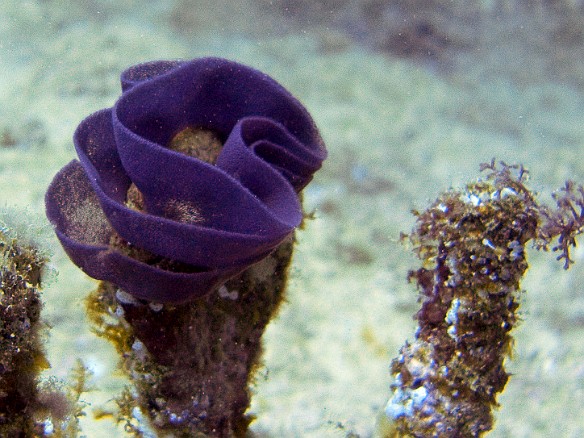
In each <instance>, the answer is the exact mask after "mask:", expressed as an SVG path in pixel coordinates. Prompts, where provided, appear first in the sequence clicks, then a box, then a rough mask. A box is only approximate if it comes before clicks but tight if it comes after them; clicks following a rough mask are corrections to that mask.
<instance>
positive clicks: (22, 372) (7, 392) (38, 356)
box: [0, 211, 87, 438]
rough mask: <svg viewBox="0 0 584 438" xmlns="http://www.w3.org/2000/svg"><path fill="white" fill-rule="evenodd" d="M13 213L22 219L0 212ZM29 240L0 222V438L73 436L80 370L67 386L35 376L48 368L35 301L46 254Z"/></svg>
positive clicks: (82, 373)
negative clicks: (0, 437) (72, 381)
mask: <svg viewBox="0 0 584 438" xmlns="http://www.w3.org/2000/svg"><path fill="white" fill-rule="evenodd" d="M15 214H20V215H21V216H22V215H24V213H23V212H18V213H14V212H11V211H10V212H9V211H0V216H3V217H4V216H6V217H8V218H9V217H10V216H14V215H15ZM20 220H22V218H20ZM33 228H34V227H33ZM28 240H29V239H27V238H24V237H22V238H21V236H19V235H18V233H17V232H16V231H15V229H14V228H13V227H12V226H9V225H6V224H5V223H3V221H2V220H1V219H0V436H2V437H7V438H8V437H9V438H12V437H33V436H34V437H41V438H42V437H49V436H50V437H54V438H60V437H72V436H76V435H77V432H78V417H80V416H82V415H84V413H83V408H84V404H83V403H81V402H80V401H79V397H80V395H81V393H83V392H85V391H86V389H87V388H86V387H85V376H86V373H85V368H84V367H83V366H82V364H80V363H79V364H78V367H77V369H76V370H75V372H74V375H73V378H74V380H75V383H74V384H73V385H72V386H66V385H65V384H64V383H63V382H59V381H58V380H57V379H55V378H52V377H51V378H47V379H41V378H40V377H39V376H40V372H41V371H43V370H45V369H47V368H49V363H48V361H47V359H46V358H45V354H44V351H43V347H42V342H43V336H44V333H43V332H44V324H43V322H42V320H41V309H42V301H41V296H40V288H41V283H42V282H44V276H45V274H46V272H47V271H46V268H45V265H46V263H47V261H48V255H47V254H46V253H45V251H43V250H41V249H40V248H39V247H37V246H35V245H34V244H33V243H32V240H31V241H28Z"/></svg>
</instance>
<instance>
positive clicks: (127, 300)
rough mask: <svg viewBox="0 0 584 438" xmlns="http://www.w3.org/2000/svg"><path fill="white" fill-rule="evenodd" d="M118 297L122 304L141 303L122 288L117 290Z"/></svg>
mask: <svg viewBox="0 0 584 438" xmlns="http://www.w3.org/2000/svg"><path fill="white" fill-rule="evenodd" d="M116 298H117V299H118V301H119V302H120V303H122V304H140V303H139V302H138V300H137V299H136V298H134V297H133V296H132V295H130V294H129V293H128V292H124V291H123V290H121V289H118V290H117V291H116Z"/></svg>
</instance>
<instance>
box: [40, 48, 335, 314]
mask: <svg viewBox="0 0 584 438" xmlns="http://www.w3.org/2000/svg"><path fill="white" fill-rule="evenodd" d="M121 79H122V90H123V93H122V95H121V97H120V98H119V99H118V101H117V102H116V104H115V106H114V107H113V108H110V109H105V110H101V111H99V112H97V113H95V114H92V115H91V116H89V117H87V118H86V119H85V120H83V121H82V122H81V124H80V125H79V127H78V128H77V131H76V132H75V135H74V143H75V148H76V151H77V155H78V157H79V161H77V160H73V161H71V162H70V163H69V164H68V165H66V166H65V167H64V168H63V169H61V171H60V172H59V173H58V174H57V175H56V176H55V178H54V180H53V182H52V183H51V185H50V186H49V189H48V191H47V194H46V209H47V216H48V218H49V220H50V221H51V222H52V223H53V225H54V226H55V230H56V233H57V236H58V237H59V239H60V241H61V243H62V245H63V247H64V248H65V251H66V252H67V254H68V255H69V257H70V258H71V260H73V262H74V263H75V264H77V265H78V266H79V267H80V268H81V269H82V270H83V271H85V272H86V273H87V274H88V275H90V276H91V277H93V278H97V279H100V280H106V281H109V282H112V283H114V284H116V285H117V286H118V287H120V288H121V289H123V290H124V291H126V292H129V293H131V294H132V295H134V296H135V297H137V298H143V299H146V300H151V301H158V302H182V301H187V300H189V299H192V298H196V297H200V296H203V295H205V294H207V293H209V292H210V291H211V290H213V289H215V288H216V287H218V286H219V285H221V284H222V283H223V282H225V281H226V280H227V279H228V278H230V277H232V276H234V275H236V274H238V273H240V272H242V271H243V270H245V269H246V268H247V267H249V266H250V265H251V264H253V263H255V262H257V261H259V260H261V259H262V258H264V257H266V256H267V255H268V254H270V252H271V251H273V250H274V248H275V247H276V246H278V244H280V243H281V242H282V241H283V240H284V239H285V238H286V237H287V236H289V235H290V233H292V231H293V230H294V228H295V227H296V226H298V225H299V224H300V221H301V219H302V212H301V207H300V203H299V200H298V195H297V194H298V192H299V191H300V190H301V189H302V188H303V187H304V186H305V185H306V184H308V182H309V181H310V180H311V178H312V175H313V173H314V172H315V171H316V170H318V169H319V168H320V166H321V163H322V161H323V160H324V158H325V157H326V150H325V148H324V145H323V143H322V140H321V138H320V135H319V133H318V131H317V129H316V127H315V125H314V122H313V120H312V119H311V117H310V115H309V114H308V113H307V111H306V109H305V108H304V107H303V106H302V105H301V104H300V103H299V102H298V101H297V100H296V99H295V98H294V97H293V96H292V95H290V93H288V92H287V91H286V90H285V89H284V88H283V87H282V86H281V85H279V84H278V83H277V82H275V81H274V80H273V79H271V78H270V77H269V76H267V75H265V74H263V73H261V72H259V71H257V70H254V69H251V68H249V67H246V66H243V65H240V64H237V63H234V62H230V61H227V60H223V59H217V58H203V59H196V60H193V61H188V62H175V61H157V62H150V63H146V64H141V65H137V66H134V67H131V68H130V69H128V70H127V71H125V72H124V73H123V74H122V77H121ZM188 127H197V128H203V129H206V130H210V131H212V132H214V133H216V134H217V136H218V137H219V138H220V139H221V140H222V141H223V148H222V149H221V152H220V154H219V156H218V158H217V162H216V164H215V165H213V164H209V163H206V162H204V161H202V160H199V159H197V158H194V157H190V156H187V155H185V154H182V153H179V152H176V151H174V150H171V149H169V148H167V147H166V146H167V145H168V144H169V142H170V141H171V140H172V139H173V138H174V136H175V135H176V134H177V133H179V132H181V131H183V130H184V129H185V128H188ZM132 183H133V184H134V185H135V186H136V188H137V189H138V190H139V192H140V193H141V195H142V199H143V204H144V205H143V209H142V210H137V209H135V208H130V207H129V206H127V205H126V204H127V203H126V201H127V194H128V189H129V188H130V186H131V184H132ZM177 209H179V210H180V211H181V212H183V214H182V215H176V211H177ZM185 212H186V213H185ZM189 212H191V214H190V215H189ZM116 234H117V235H118V236H119V237H121V238H122V239H123V240H124V241H126V242H127V246H128V248H139V249H140V250H146V251H148V252H149V253H152V254H154V255H156V256H159V257H160V258H164V259H167V260H172V261H175V262H176V266H180V269H165V268H162V267H160V266H159V265H158V264H147V263H145V262H143V261H140V260H138V259H135V258H132V257H131V256H130V255H128V254H131V252H128V251H121V250H120V249H119V248H118V247H116V246H115V245H112V244H111V242H112V237H113V236H114V235H116Z"/></svg>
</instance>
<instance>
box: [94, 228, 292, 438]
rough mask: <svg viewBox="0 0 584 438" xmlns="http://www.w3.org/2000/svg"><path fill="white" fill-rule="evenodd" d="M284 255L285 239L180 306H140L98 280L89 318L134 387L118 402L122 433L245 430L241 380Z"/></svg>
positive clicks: (251, 367) (269, 312)
mask: <svg viewBox="0 0 584 438" xmlns="http://www.w3.org/2000/svg"><path fill="white" fill-rule="evenodd" d="M291 255H292V239H289V240H288V241H287V242H285V243H283V244H282V245H280V247H279V248H278V249H277V250H276V251H275V252H274V253H273V254H272V255H270V256H269V257H268V258H266V259H264V260H263V261H261V262H259V263H257V264H256V265H254V266H252V267H251V268H250V269H248V270H247V271H245V272H244V273H242V274H241V275H239V276H238V277H236V278H233V279H231V280H230V281H228V282H227V283H226V284H225V285H224V286H222V287H221V288H219V290H217V291H216V292H214V293H212V294H211V295H209V296H207V297H204V298H201V299H199V300H196V301H193V302H191V303H188V304H182V305H164V306H163V305H160V304H152V303H151V304H141V303H138V302H137V301H135V300H133V299H132V298H131V297H130V296H129V295H127V294H125V293H124V292H122V291H119V290H116V289H115V287H113V286H112V285H111V284H109V283H102V284H101V285H100V287H99V289H98V290H97V291H96V292H95V293H94V294H92V296H91V297H90V298H89V301H88V303H89V309H90V316H91V317H92V319H93V321H94V323H95V330H96V331H97V332H98V333H100V334H102V335H104V336H105V337H107V338H109V339H110V340H112V341H114V343H115V345H116V347H117V349H118V350H119V352H120V353H121V355H122V366H123V368H124V370H125V371H127V373H128V375H129V378H130V380H131V382H132V384H133V386H134V388H133V389H129V390H128V391H127V392H126V393H125V394H124V395H123V397H122V398H121V399H120V400H119V405H120V408H121V410H120V417H119V419H120V420H121V421H126V428H127V429H128V430H129V431H133V432H136V435H138V436H140V431H143V430H144V428H148V427H151V428H152V429H154V430H156V431H157V432H159V433H160V432H162V431H169V432H170V431H172V432H173V433H175V434H177V435H175V436H185V437H186V436H197V435H196V433H201V435H200V436H205V435H207V436H218V437H229V436H244V435H245V431H246V430H247V426H248V424H249V422H250V421H251V420H252V419H253V418H251V417H249V416H246V415H245V411H246V410H247V408H248V406H249V401H250V394H249V388H248V385H249V382H250V379H251V378H252V377H253V373H254V371H255V368H256V367H257V366H258V364H259V362H258V360H259V357H260V354H261V336H262V333H263V331H264V329H265V327H266V325H267V324H268V322H269V320H270V319H271V318H272V317H273V316H274V315H275V313H276V311H277V309H278V306H279V305H280V303H281V302H282V299H283V296H284V290H285V285H286V278H287V271H288V265H289V262H290V258H291ZM111 316H114V319H113V320H112V319H111ZM106 321H107V322H106ZM136 407H137V408H139V410H140V412H141V414H142V415H144V416H145V418H146V417H147V418H149V423H150V424H149V425H148V424H144V422H143V420H141V419H139V418H138V417H139V412H138V411H136V410H135V408H136Z"/></svg>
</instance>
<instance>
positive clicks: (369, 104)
mask: <svg viewBox="0 0 584 438" xmlns="http://www.w3.org/2000/svg"><path fill="white" fill-rule="evenodd" d="M200 56H220V57H225V58H229V59H232V60H235V61H238V62H241V63H244V64H247V65H249V66H252V67H255V68H257V69H259V70H261V71H264V72H266V73H268V74H269V75H271V76H272V77H273V78H274V79H276V80H277V81H279V82H280V83H281V84H282V85H284V86H285V87H286V88H287V89H288V90H290V91H291V92H292V93H293V94H294V95H295V96H296V97H298V98H299V99H300V100H301V101H302V103H303V104H304V105H305V106H306V108H307V109H308V110H309V112H310V113H311V115H312V116H313V118H314V119H315V121H316V123H317V125H318V127H319V129H320V131H321V133H322V135H323V137H324V140H325V142H326V145H327V148H328V151H329V157H328V159H327V161H326V162H325V163H324V166H323V168H322V169H321V170H320V171H319V172H318V173H317V174H316V177H315V180H314V181H313V182H312V183H311V184H310V185H309V186H308V187H307V188H306V189H305V191H304V205H305V209H306V211H315V219H314V220H311V221H309V222H308V224H307V227H306V229H304V230H301V231H299V232H298V233H297V240H298V242H297V245H296V252H295V256H294V261H293V267H292V271H291V278H290V284H289V288H288V300H287V303H285V304H284V305H283V306H282V309H281V311H280V313H279V316H278V317H277V318H276V319H275V320H274V321H272V323H271V324H270V325H269V326H268V330H267V332H266V333H265V335H264V350H265V351H264V359H263V362H264V366H263V368H261V369H260V371H259V373H258V375H257V379H256V382H255V384H254V386H253V398H252V407H251V411H252V412H253V413H254V414H255V415H256V416H257V419H256V420H255V421H254V423H253V424H252V426H251V429H252V431H253V432H255V433H256V434H257V436H262V437H263V436H265V437H343V436H346V435H347V434H349V433H355V434H358V435H360V436H362V437H367V436H371V435H372V434H373V432H374V430H375V423H376V417H377V416H378V415H379V413H380V412H381V411H382V410H383V407H384V405H385V403H386V402H387V398H388V396H389V371H388V366H389V364H390V361H391V359H392V358H393V357H394V356H396V355H397V353H398V350H399V348H400V347H401V345H403V343H404V341H405V340H406V339H412V338H413V335H414V330H415V326H416V322H415V321H414V320H413V319H412V315H413V314H414V313H415V312H416V311H417V309H418V307H419V303H418V302H417V297H418V293H417V291H416V289H415V286H414V285H413V284H408V281H407V273H408V271H409V270H410V269H415V267H416V266H417V264H416V263H417V261H416V260H415V258H414V257H413V256H412V255H411V254H410V252H409V249H408V248H407V247H405V246H403V245H401V244H400V242H399V237H400V232H409V231H410V230H411V229H412V227H413V225H414V220H415V218H414V216H413V215H412V214H411V210H412V209H420V210H421V209H424V208H425V207H426V206H427V205H428V204H429V203H430V202H431V201H432V200H434V199H435V198H436V196H437V195H438V194H439V193H441V192H442V191H444V190H446V189H447V188H449V187H451V186H454V187H457V186H461V185H463V184H464V183H465V182H466V181H469V180H472V179H474V178H476V177H477V176H478V174H479V164H480V163H483V162H489V161H490V160H491V158H493V157H496V158H497V159H500V160H503V161H505V162H507V163H522V164H523V165H524V166H526V167H527V168H528V169H529V171H530V175H531V180H530V182H529V184H530V186H531V187H532V188H533V189H534V190H535V191H536V192H539V193H541V195H542V199H544V200H548V202H550V201H551V198H550V197H549V193H551V192H552V191H553V190H555V189H557V188H559V187H561V186H562V185H563V183H564V181H565V180H566V179H568V178H570V179H573V180H575V181H576V182H584V159H582V154H583V152H584V88H583V86H584V2H582V1H579V0H555V1H553V0H549V1H544V0H490V1H489V0H483V1H480V0H467V1H463V0H455V1H446V0H393V1H392V0H384V1H383V0H362V1H357V0H334V1H333V0H274V1H268V0H232V1H217V0H215V1H212V0H199V1H188V0H164V1H163V0H150V1H141V2H140V1H126V2H123V3H122V2H114V1H106V0H93V1H92V0H84V1H65V0H60V1H59V0H36V1H16V0H3V1H2V4H1V5H0V205H1V206H4V205H6V206H9V207H12V206H17V207H23V208H28V209H29V213H30V217H26V218H25V217H23V216H21V222H22V224H21V226H23V227H30V225H31V223H32V222H34V224H36V225H38V224H47V221H46V219H45V217H44V202H43V198H44V194H45V191H46V187H47V185H48V184H49V182H50V180H51V179H52V177H53V175H54V174H55V173H56V172H57V170H58V169H60V168H61V167H62V166H63V165H64V164H65V163H67V162H69V161H70V160H71V159H73V158H74V156H75V152H74V149H73V145H72V135H73V131H74V130H75V128H76V126H77V125H78V124H79V122H80V121H81V120H82V119H83V118H85V117H86V116H87V115H89V114H90V113H92V112H94V111H96V110H98V109H101V108H104V107H109V106H111V105H112V104H113V103H114V102H115V99H116V98H117V96H119V94H120V86H119V74H120V73H121V72H122V71H123V70H124V69H126V68H127V67H129V66H130V65H132V64H136V63H138V62H143V61H149V60H156V59H175V58H195V57H200ZM47 227H48V224H47ZM46 239H47V245H48V246H49V247H50V249H51V251H53V253H54V257H53V259H52V264H53V266H54V268H55V270H56V271H57V272H58V274H57V275H53V276H52V277H51V278H50V280H49V282H48V283H49V284H48V285H47V286H46V287H45V290H44V293H43V299H44V301H45V307H44V312H43V317H44V319H45V321H46V322H47V323H48V325H50V327H51V330H50V335H49V336H48V337H47V342H46V348H47V351H48V357H49V360H50V362H51V365H52V368H51V369H50V370H48V371H47V372H46V374H47V375H56V376H58V377H60V378H64V379H66V378H67V376H68V375H69V373H70V371H71V369H72V368H74V366H75V363H76V360H77V359H78V358H79V359H81V360H82V361H83V362H84V364H85V365H86V366H87V367H88V368H89V369H90V370H91V371H92V372H93V375H92V377H91V385H92V386H93V388H94V390H93V391H90V392H88V393H85V394H83V399H84V400H85V401H86V402H88V403H90V406H88V408H87V409H86V412H87V413H88V415H87V416H86V417H85V418H82V420H81V422H82V424H81V426H82V428H83V432H84V434H85V436H87V437H88V438H93V437H96V438H98V437H111V436H120V437H122V436H124V432H123V431H122V430H121V429H120V428H116V426H115V425H114V424H113V423H112V422H111V421H110V420H109V419H107V418H105V419H102V420H99V421H98V420H96V419H95V414H96V413H99V412H102V411H104V410H105V411H107V410H108V409H113V408H114V404H113V402H112V398H113V397H115V396H116V395H117V394H118V393H119V392H120V391H121V389H122V388H123V386H124V383H125V381H124V378H123V376H122V375H121V373H117V372H116V363H117V360H118V358H117V354H116V353H115V351H114V349H113V347H111V346H110V345H109V344H108V343H107V341H105V340H103V339H99V338H97V337H96V336H95V335H93V334H92V333H91V331H90V328H89V324H88V322H87V320H86V317H85V309H84V301H83V300H84V297H85V296H86V295H87V294H88V293H89V292H90V291H91V290H92V289H93V288H95V286H96V282H95V281H94V280H91V279H89V278H88V277H86V276H85V275H84V274H83V273H82V272H81V271H80V270H79V269H78V268H77V267H75V266H74V265H73V264H72V263H71V262H70V261H69V259H68V258H67V257H66V256H65V254H64V252H63V251H62V249H61V247H60V245H59V244H58V242H57V240H56V238H55V237H54V236H52V234H51V233H50V230H49V232H47V233H46ZM581 248H582V247H581V246H579V247H577V248H576V250H575V251H574V252H573V254H572V256H573V258H574V260H575V264H574V266H572V268H571V269H570V270H569V271H567V272H566V271H564V270H563V269H562V263H560V262H556V261H555V260H554V256H550V254H545V253H538V252H536V251H532V252H531V253H530V254H529V261H530V269H529V271H528V273H527V276H526V278H525V280H524V282H523V287H524V289H525V290H526V293H525V294H523V296H522V300H521V301H522V303H521V309H520V314H521V317H522V319H523V321H522V323H521V324H520V325H519V327H518V329H517V330H516V331H515V332H514V336H515V348H514V354H513V358H512V360H510V361H508V362H507V364H506V366H507V370H508V371H509V372H510V373H512V377H511V379H510V381H509V383H508V384H507V386H506V389H505V391H504V393H503V394H502V395H501V396H500V397H499V399H498V400H499V402H500V404H501V407H500V408H499V409H498V411H497V412H496V423H495V428H494V430H493V431H492V432H491V433H490V434H489V435H488V436H490V437H509V436H513V437H549V436H556V437H580V436H584V421H583V419H582V412H584V341H582V339H584V251H582V249H581Z"/></svg>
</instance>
